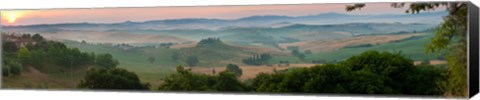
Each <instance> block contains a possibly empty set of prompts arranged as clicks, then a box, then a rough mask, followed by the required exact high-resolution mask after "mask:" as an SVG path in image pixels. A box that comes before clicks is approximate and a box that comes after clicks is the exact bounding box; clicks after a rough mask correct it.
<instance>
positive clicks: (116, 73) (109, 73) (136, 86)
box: [78, 68, 150, 90]
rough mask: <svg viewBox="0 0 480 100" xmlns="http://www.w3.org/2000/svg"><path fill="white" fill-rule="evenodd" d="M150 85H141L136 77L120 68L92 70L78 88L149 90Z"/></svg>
mask: <svg viewBox="0 0 480 100" xmlns="http://www.w3.org/2000/svg"><path fill="white" fill-rule="evenodd" d="M149 87H150V84H148V83H141V82H140V79H139V78H138V76H137V75H136V74H135V73H133V72H129V71H127V70H125V69H121V68H108V69H107V68H92V69H90V70H88V71H87V75H85V78H84V79H83V80H82V81H81V82H80V84H78V88H86V89H121V90H124V89H128V90H149Z"/></svg>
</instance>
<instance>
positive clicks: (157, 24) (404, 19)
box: [2, 11, 448, 31]
mask: <svg viewBox="0 0 480 100" xmlns="http://www.w3.org/2000/svg"><path fill="white" fill-rule="evenodd" d="M447 14H448V12H446V11H438V12H425V13H419V14H384V15H349V14H340V13H334V12H329V13H322V14H317V15H307V16H280V15H261V16H260V15H259V16H250V17H244V18H239V19H234V20H224V19H207V18H186V19H168V20H150V21H144V22H132V21H126V22H121V23H60V24H37V25H22V26H2V27H3V28H4V29H5V30H6V31H8V30H11V29H27V30H45V29H48V30H50V31H51V30H92V29H93V30H112V29H153V30H171V29H209V30H216V29H221V28H227V27H283V26H289V25H295V24H307V25H329V24H345V23H396V22H400V23H422V24H439V23H440V22H442V16H445V15H447Z"/></svg>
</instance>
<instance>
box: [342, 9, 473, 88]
mask: <svg viewBox="0 0 480 100" xmlns="http://www.w3.org/2000/svg"><path fill="white" fill-rule="evenodd" d="M391 5H392V7H395V8H402V7H404V6H405V5H406V4H405V3H392V4H391ZM364 6H365V4H363V3H362V4H354V5H347V7H346V10H347V11H353V10H357V9H361V8H362V7H364ZM408 6H409V7H408V9H407V10H406V11H405V12H406V13H412V14H417V13H420V12H421V11H430V10H435V9H436V8H439V7H441V6H444V7H446V10H447V11H448V15H447V16H444V22H443V23H441V24H440V25H439V26H438V28H437V30H436V32H435V36H434V37H433V38H432V40H431V43H430V44H428V45H427V47H426V48H427V49H426V50H427V51H426V52H427V53H430V52H440V51H442V50H447V51H448V54H447V55H446V56H445V58H446V59H447V62H448V72H445V75H446V77H447V80H446V81H443V82H440V83H441V87H442V90H444V95H446V96H467V94H468V84H467V70H466V69H467V68H466V67H467V13H468V4H467V2H421V3H410V4H409V5H408Z"/></svg>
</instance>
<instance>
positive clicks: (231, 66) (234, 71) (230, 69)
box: [227, 64, 243, 77]
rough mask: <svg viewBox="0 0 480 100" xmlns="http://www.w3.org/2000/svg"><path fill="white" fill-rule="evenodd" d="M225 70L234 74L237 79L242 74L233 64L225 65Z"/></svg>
mask: <svg viewBox="0 0 480 100" xmlns="http://www.w3.org/2000/svg"><path fill="white" fill-rule="evenodd" d="M227 70H228V71H230V72H233V73H235V75H236V76H237V77H240V76H242V74H243V72H242V69H240V67H238V66H237V65H235V64H228V65H227Z"/></svg>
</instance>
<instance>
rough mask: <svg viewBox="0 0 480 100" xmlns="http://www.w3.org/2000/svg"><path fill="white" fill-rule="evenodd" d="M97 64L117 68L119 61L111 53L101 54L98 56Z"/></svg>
mask: <svg viewBox="0 0 480 100" xmlns="http://www.w3.org/2000/svg"><path fill="white" fill-rule="evenodd" d="M95 62H96V64H97V65H99V66H101V67H105V68H115V67H116V66H117V65H118V64H119V62H118V60H116V59H113V57H112V55H111V54H100V55H97V57H96V61H95Z"/></svg>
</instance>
